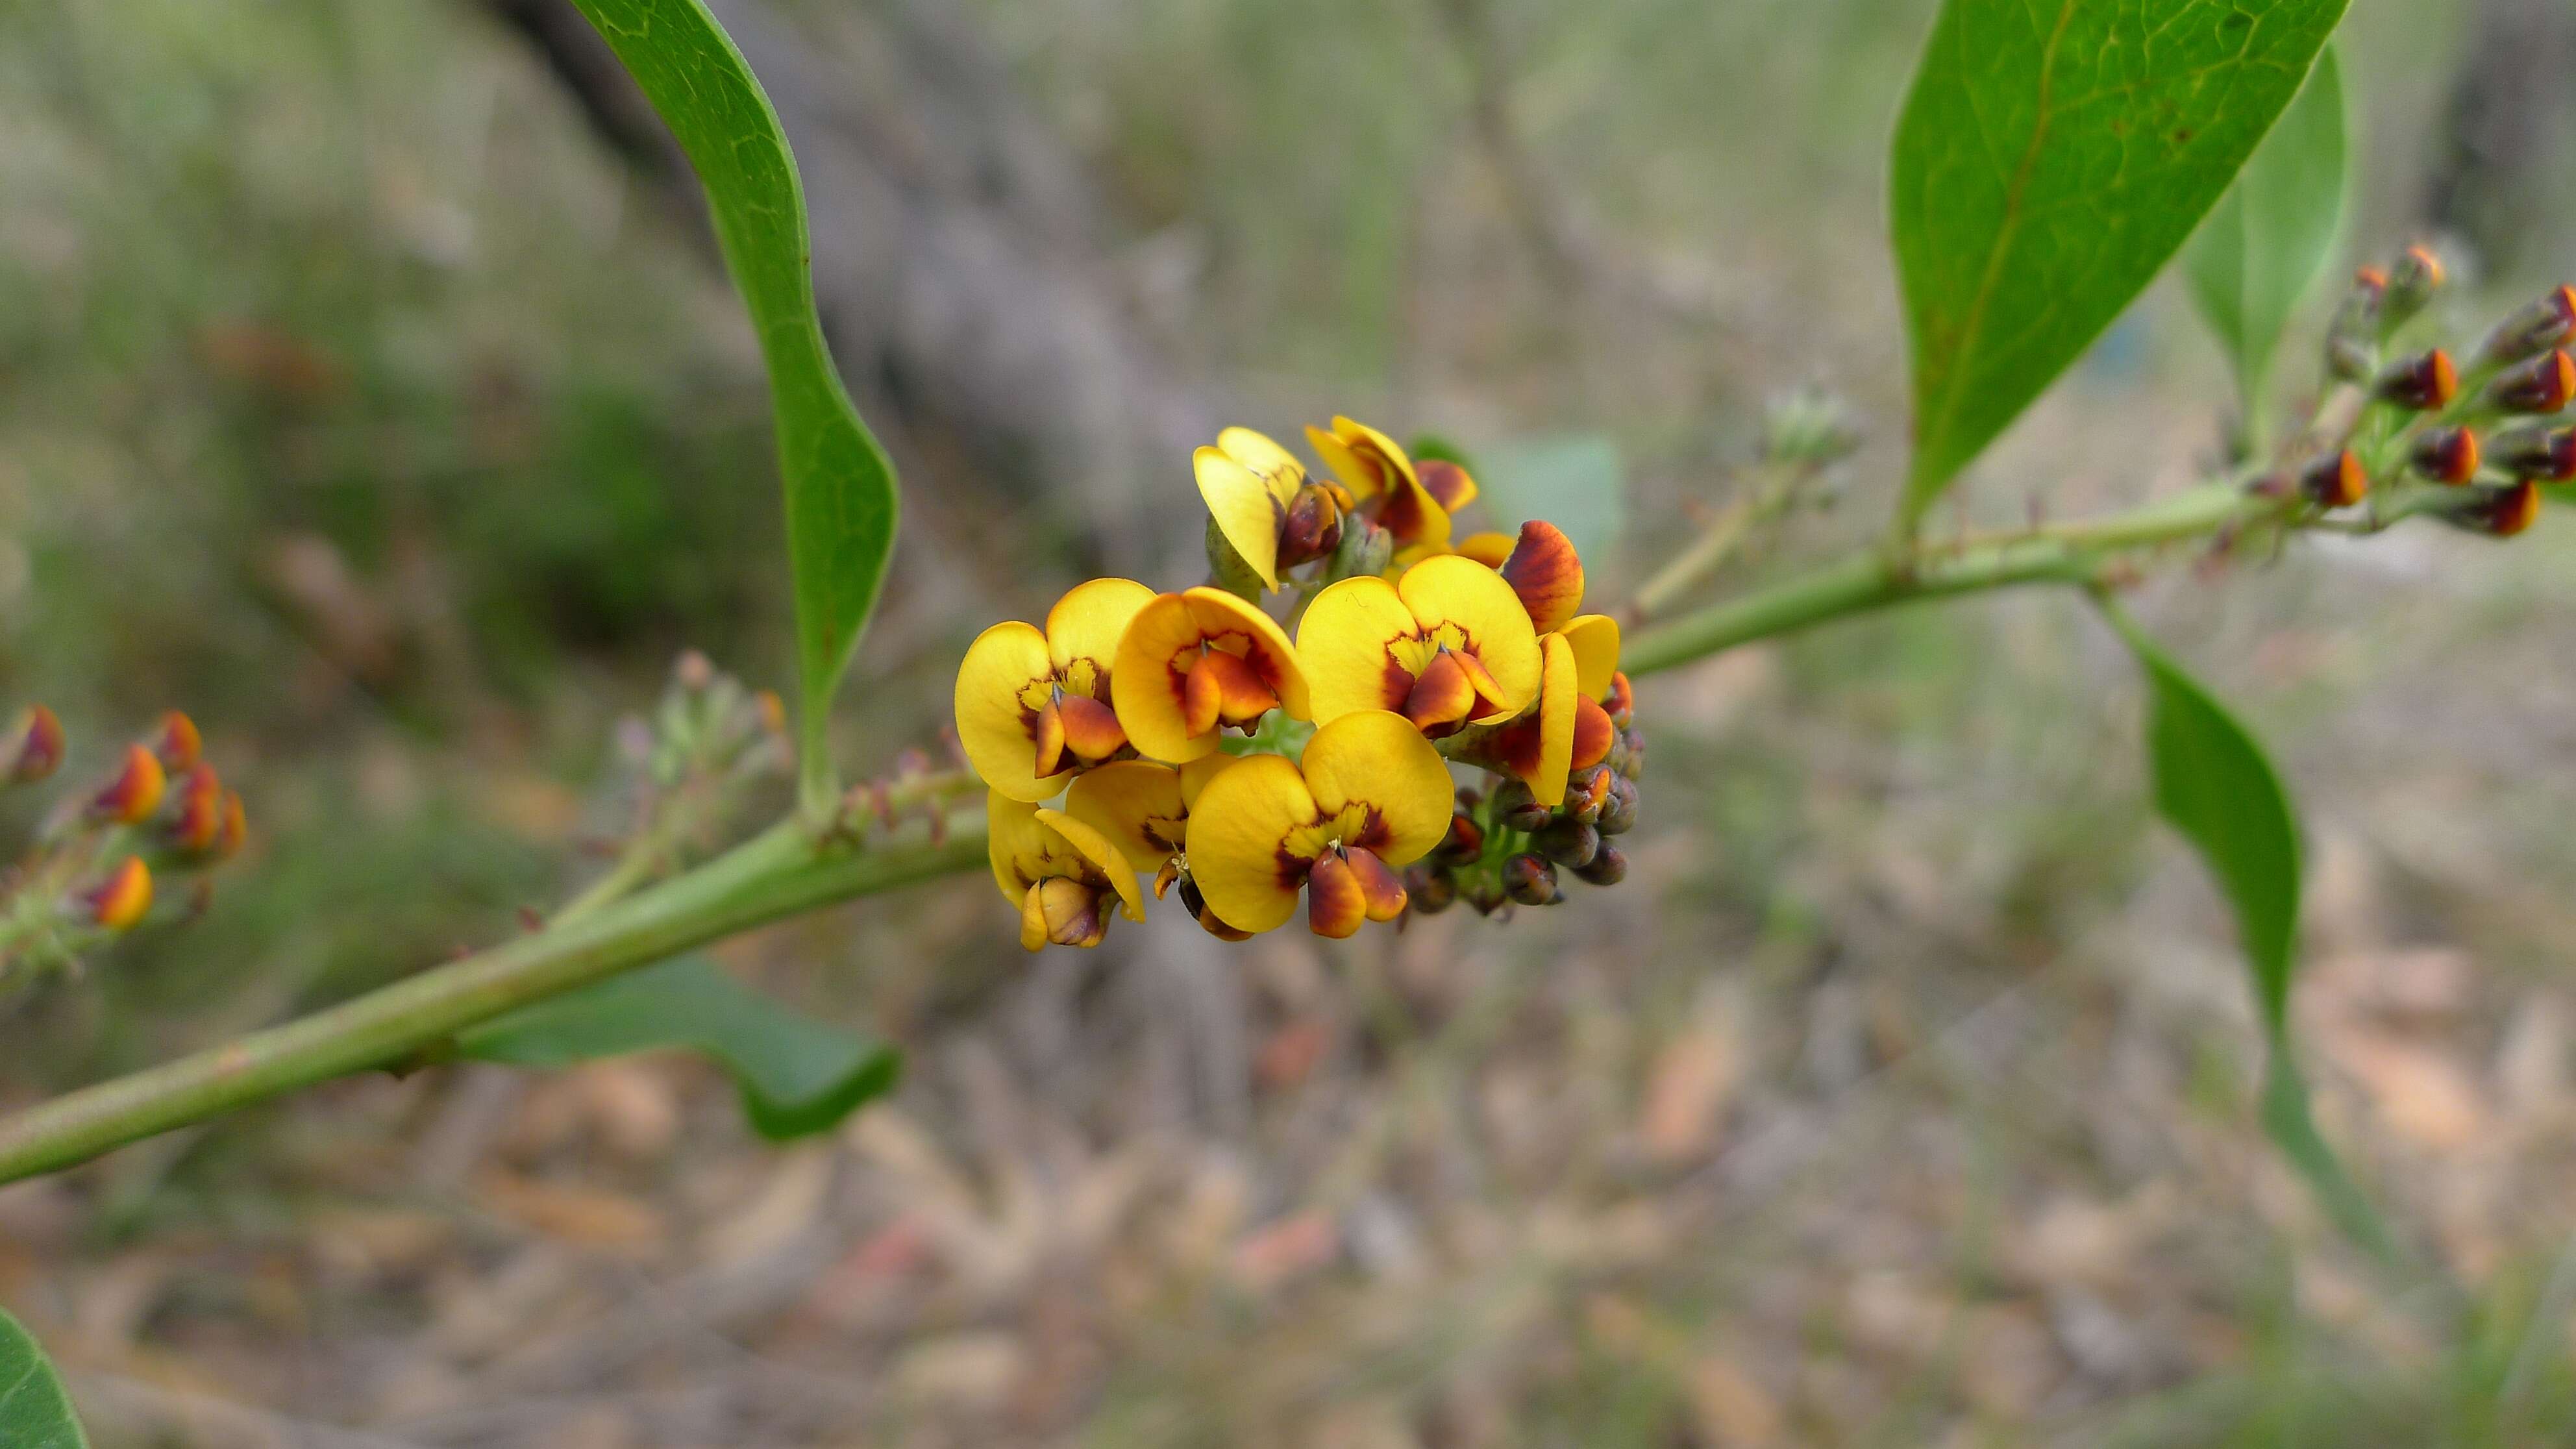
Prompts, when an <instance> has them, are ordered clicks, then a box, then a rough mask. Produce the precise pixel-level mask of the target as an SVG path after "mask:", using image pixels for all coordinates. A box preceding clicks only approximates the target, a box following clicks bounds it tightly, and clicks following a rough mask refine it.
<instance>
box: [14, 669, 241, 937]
mask: <svg viewBox="0 0 2576 1449" xmlns="http://www.w3.org/2000/svg"><path fill="white" fill-rule="evenodd" d="M68 753H69V744H68V740H67V737H66V735H65V733H64V730H63V725H62V721H61V720H60V719H58V718H56V716H55V715H54V712H53V711H52V710H50V709H47V708H46V707H45V706H43V705H34V706H31V707H30V708H28V709H27V710H25V711H24V712H22V713H21V714H19V715H18V716H17V718H16V719H15V720H14V721H12V722H11V724H10V726H9V728H8V731H7V733H6V734H5V735H0V792H8V791H14V790H20V789H24V788H26V787H29V786H33V785H36V784H38V783H39V782H42V781H45V780H47V779H50V778H52V777H53V776H54V774H55V773H56V772H57V771H58V770H60V769H61V768H62V766H63V764H64V763H65V760H66V757H67V755H68ZM248 834H249V825H248V819H247V816H246V814H245V813H244V811H243V809H242V800H241V795H240V794H239V793H238V792H236V791H233V790H230V789H227V788H226V787H225V785H224V782H223V778H222V776H221V775H219V774H218V773H217V772H216V770H215V767H214V765H213V764H211V763H209V762H208V761H207V760H206V758H205V747H204V741H203V739H202V738H201V737H200V736H199V734H198V732H197V726H196V723H195V721H193V720H191V719H189V718H188V717H187V716H186V715H184V714H181V713H179V712H178V711H177V710H172V711H170V712H169V713H168V714H165V715H163V716H162V717H161V720H160V723H159V724H157V725H156V726H155V727H154V728H153V729H152V731H151V732H150V733H149V734H148V735H146V736H145V737H143V738H142V739H139V740H134V741H130V742H128V743H127V744H125V745H124V746H122V747H121V748H120V749H119V750H118V751H117V753H116V755H115V757H114V760H113V763H112V767H111V768H109V769H108V770H107V771H106V772H105V773H104V774H103V775H102V776H101V777H99V778H97V779H94V780H90V781H88V782H85V783H84V784H83V785H82V787H81V788H80V789H78V790H76V791H73V792H70V793H67V794H64V795H62V796H61V797H59V798H58V799H57V800H56V801H55V803H54V805H53V807H52V808H51V810H50V811H48V812H47V813H46V814H45V815H44V816H43V817H42V823H41V824H40V825H39V826H38V828H37V830H36V838H35V840H34V842H33V844H32V846H31V848H30V849H29V850H28V851H27V852H26V854H25V855H24V857H23V858H22V859H21V860H20V861H19V862H18V863H17V864H16V865H14V866H12V867H10V868H9V869H7V870H6V871H5V872H0V984H11V983H14V982H16V981H17V980H19V979H21V978H22V977H25V976H28V975H30V974H31V973H32V972H34V971H36V970H39V969H42V968H45V967H67V966H69V965H71V964H72V963H75V962H77V961H78V960H79V959H80V957H81V956H82V954H83V953H84V952H86V951H88V950H90V949H92V948H94V947H96V946H98V945H100V944H102V943H104V942H105V941H106V940H108V939H110V938H112V937H115V936H118V935H121V934H123V933H125V932H127V931H130V930H133V929H134V928H135V927H137V926H139V925H141V924H143V923H145V922H146V921H147V920H151V919H156V918H176V917H180V916H183V915H193V914H195V913H198V912H201V911H203V910H204V909H205V907H206V904H207V902H208V901H209V899H210V898H211V895H212V890H213V887H212V883H211V882H210V881H209V880H208V879H207V878H206V876H205V875H204V872H205V871H206V870H208V869H209V868H210V867H212V866H214V865H216V864H219V863H221V862H222V861H225V860H228V859H230V858H231V857H232V856H234V855H235V854H237V853H239V852H240V850H241V848H242V844H243V842H244V840H245V839H246V838H247V836H248ZM156 876H157V877H159V878H160V879H162V880H164V881H167V880H169V879H171V878H174V877H180V878H191V879H192V889H190V890H189V891H188V892H187V893H186V894H185V896H184V897H181V898H175V899H174V898H171V897H170V896H169V895H168V894H167V893H166V892H164V893H162V897H161V903H160V907H159V909H158V911H156V909H155V888H154V883H155V878H156Z"/></svg>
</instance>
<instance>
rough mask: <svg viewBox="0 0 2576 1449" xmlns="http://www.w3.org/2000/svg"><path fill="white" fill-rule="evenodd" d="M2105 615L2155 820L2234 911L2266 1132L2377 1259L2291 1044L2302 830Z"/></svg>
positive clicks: (2253, 764)
mask: <svg viewBox="0 0 2576 1449" xmlns="http://www.w3.org/2000/svg"><path fill="white" fill-rule="evenodd" d="M2103 613H2104V616H2105V617H2107V618H2108V619H2109V620H2110V621H2111V624H2112V627H2114V628H2116V629H2117V630H2119V632H2120V635H2121V637H2122V638H2124V639H2126V640H2127V641H2128V644H2129V648H2130V649H2131V651H2132V652H2134V653H2135V654H2136V655H2137V656H2138V664H2139V666H2140V667H2141V668H2143V669H2144V670H2145V671H2146V674H2147V683H2148V686H2149V688H2150V690H2151V692H2152V694H2153V698H2154V706H2153V712H2152V713H2151V715H2150V716H2149V719H2148V723H2147V755H2148V762H2149V764H2150V766H2151V767H2152V772H2153V775H2154V780H2155V795H2156V813H2157V814H2159V815H2162V816H2163V817H2164V819H2165V823H2167V824H2169V825H2171V826H2172V827H2173V828H2174V829H2175V830H2177V831H2180V832H2181V833H2182V835H2183V838H2184V839H2186V840H2189V841H2190V842H2191V843H2192V845H2193V846H2194V847H2195V848H2196V849H2198V850H2199V852H2200V857H2201V860H2202V861H2203V862H2204V863H2206V864H2207V865H2208V867H2209V871H2210V874H2212V875H2214V876H2216V877H2217V878H2218V885H2219V889H2220V891H2221V893H2222V894H2224V895H2225V896H2226V897H2227V900H2228V903H2229V905H2231V906H2233V907H2234V908H2235V912H2236V929H2237V935H2238V937H2239V939H2240V940H2241V942H2242V943H2243V945H2244V948H2245V955H2246V959H2247V961H2248V963H2249V964H2250V965H2251V967H2252V969H2253V977H2254V981H2253V985H2254V999H2255V1004H2256V1006H2257V1007H2258V1008H2259V1009H2260V1014H2261V1016H2262V1021H2263V1035H2264V1040H2265V1043H2266V1046H2267V1049H2268V1053H2269V1058H2270V1061H2269V1065H2268V1067H2267V1070H2266V1072H2265V1078H2264V1084H2263V1126H2264V1129H2265V1130H2266V1131H2268V1132H2269V1133H2271V1135H2272V1140H2273V1142H2274V1143H2275V1144H2276V1145H2277V1146H2279V1147H2280V1149H2281V1151H2282V1154H2283V1155H2284V1156H2286V1157H2288V1158H2289V1159H2290V1162H2291V1164H2292V1165H2293V1166H2295V1167H2296V1168H2298V1170H2299V1172H2300V1174H2301V1175H2302V1176H2304V1177H2306V1178H2307V1180H2308V1184H2309V1186H2310V1188H2311V1189H2312V1190H2314V1191H2315V1193H2316V1194H2317V1197H2318V1200H2319V1201H2320V1202H2322V1203H2323V1204H2324V1205H2325V1208H2326V1211H2327V1212H2328V1213H2330V1214H2332V1215H2333V1217H2334V1219H2335V1221H2336V1223H2337V1224H2339V1225H2340V1226H2341V1227H2342V1228H2343V1230H2344V1231H2345V1232H2347V1233H2349V1234H2351V1235H2352V1237H2353V1239H2354V1240H2355V1241H2357V1242H2359V1243H2361V1244H2362V1245H2363V1246H2365V1247H2367V1248H2369V1249H2371V1250H2372V1251H2373V1252H2376V1253H2378V1254H2379V1255H2380V1256H2381V1257H2382V1258H2393V1257H2394V1256H2395V1253H2396V1247H2395V1241H2394V1239H2392V1238H2391V1237H2390V1235H2389V1232H2388V1228H2387V1225H2386V1224H2385V1223H2384V1222H2382V1221H2381V1219H2380V1216H2379V1213H2378V1211H2377V1210H2376V1209H2374V1208H2373V1207H2372V1206H2371V1204H2370V1200H2369V1199H2368V1198H2367V1197H2365V1196H2364V1195H2363V1194H2362V1191H2361V1189H2360V1188H2359V1187H2358V1186H2357V1185H2356V1184H2355V1183H2354V1182H2353V1180H2352V1177H2351V1175H2350V1174H2349V1173H2347V1172H2346V1171H2345V1170H2344V1167H2343V1164H2342V1162H2340V1161H2339V1160H2337V1158H2336V1157H2335V1153H2334V1149H2333V1148H2332V1147H2330V1146H2328V1145H2327V1143H2326V1140H2325V1138H2324V1137H2322V1136H2320V1135H2319V1134H2318V1132H2317V1128H2316V1123H2315V1121H2314V1120H2313V1119H2312V1118H2311V1117H2310V1116H2309V1114H2308V1089H2307V1086H2306V1084H2305V1083H2303V1082H2302V1081H2301V1080H2300V1078H2299V1069H2298V1061H2297V1058H2296V1057H2295V1056H2294V1055H2293V1053H2292V1050H2291V1045H2290V983H2291V980H2292V978H2293V977H2294V976H2295V975H2296V973H2297V970H2298V936H2299V825H2298V818H2297V816H2296V815H2295V814H2294V813H2293V812H2292V810H2291V808H2290V796H2289V792H2288V791H2287V790H2286V789H2284V788H2283V787H2282V785H2281V777H2280V775H2279V773H2278V772H2277V771H2275V770H2274V769H2273V768H2272V762H2271V760H2270V758H2269V757H2267V756H2266V755H2265V754H2264V753H2263V746H2262V744H2261V743H2260V742H2259V741H2257V740H2256V739H2255V738H2254V735H2253V732H2252V731H2250V730H2248V729H2246V728H2245V726H2244V725H2243V724H2241V723H2239V722H2238V721H2237V719H2236V717H2235V716H2234V715H2232V714H2230V713H2228V711H2227V708H2226V706H2224V705H2222V704H2220V703H2219V702H2218V700H2217V699H2216V698H2215V697H2213V696H2212V695H2211V694H2210V693H2209V691H2208V690H2206V689H2204V688H2202V687H2201V685H2200V683H2199V681H2197V680H2195V679H2193V678H2192V677H2191V676H2190V675H2189V674H2186V673H2184V672H2183V669H2182V667H2181V666H2180V665H2178V664H2176V663H2175V662H2174V660H2173V659H2172V657H2171V656H2169V655H2167V654H2166V653H2165V652H2164V650H2163V649H2161V648H2159V647H2157V645H2156V643H2155V641H2154V640H2152V639H2150V638H2148V637H2147V636H2146V634H2145V633H2144V631H2142V630H2140V629H2139V628H2138V626H2137V625H2136V624H2135V623H2134V622H2132V621H2131V620H2130V619H2129V617H2128V616H2127V615H2126V614H2125V613H2122V612H2121V611H2120V610H2119V609H2118V608H2117V607H2115V606H2113V605H2112V604H2110V603H2109V602H2108V601H2107V600H2106V601H2104V603H2103Z"/></svg>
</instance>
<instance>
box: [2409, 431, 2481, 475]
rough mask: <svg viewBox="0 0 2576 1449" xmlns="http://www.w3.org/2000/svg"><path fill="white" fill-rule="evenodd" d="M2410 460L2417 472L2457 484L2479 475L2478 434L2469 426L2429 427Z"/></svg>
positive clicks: (2417, 443)
mask: <svg viewBox="0 0 2576 1449" xmlns="http://www.w3.org/2000/svg"><path fill="white" fill-rule="evenodd" d="M2406 459H2407V461H2408V462H2410V463H2412V464H2413V465H2414V466H2415V471H2416V472H2418V473H2421V474H2423V475H2424V476H2425V477H2427V478H2430V479H2432V480H2433V481H2434V482H2436V483H2448V484H2451V485H2453V486H2454V487H2456V486H2458V485H2459V484H2462V483H2466V482H2468V481H2469V480H2470V479H2472V478H2474V477H2476V476H2478V435H2477V434H2475V433H2473V432H2470V431H2469V430H2468V429H2466V428H2427V429H2425V430H2424V431H2423V433H2422V434H2420V435H2419V436H2418V437H2417V438H2416V439H2415V444H2414V446H2413V447H2412V448H2409V449H2408V450H2407V454H2406Z"/></svg>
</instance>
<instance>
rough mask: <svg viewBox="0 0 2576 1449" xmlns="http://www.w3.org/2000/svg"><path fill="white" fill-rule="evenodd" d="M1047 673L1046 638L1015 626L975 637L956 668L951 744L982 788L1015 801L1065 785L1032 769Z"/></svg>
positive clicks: (995, 628) (1044, 794) (1024, 626)
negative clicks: (960, 752) (961, 751)
mask: <svg viewBox="0 0 2576 1449" xmlns="http://www.w3.org/2000/svg"><path fill="white" fill-rule="evenodd" d="M1054 673H1055V664H1054V661H1053V660H1052V659H1050V658H1049V657H1048V655H1047V639H1046V635H1044V634H1041V633H1039V632H1038V630H1037V629H1036V627H1035V626H1033V625H1029V624H1022V623H1018V622H1016V621H1014V622H1012V623H1008V624H996V625H994V626H993V627H992V628H990V629H987V630H985V631H984V632H983V633H981V634H979V635H977V636H976V637H975V642H974V643H973V644H970V645H968V646H967V647H966V657H965V659H964V660H962V661H960V662H959V664H958V666H957V743H958V744H959V745H960V746H962V747H964V749H965V751H966V762H967V763H968V764H970V765H973V766H974V767H975V773H976V774H977V775H979V776H981V777H982V778H983V781H984V783H985V784H986V785H988V786H990V787H992V788H993V789H996V790H999V791H1001V792H1002V793H1003V794H1005V795H1008V796H1010V797H1011V798H1012V799H1014V800H1026V801H1030V802H1035V801H1039V800H1044V799H1047V798H1048V797H1050V796H1052V795H1054V794H1055V792H1056V791H1058V790H1061V789H1063V788H1064V777H1063V776H1062V775H1055V776H1050V777H1048V778H1045V779H1040V778H1039V777H1038V774H1037V770H1036V764H1037V723H1038V711H1039V709H1040V708H1041V707H1043V706H1044V705H1045V703H1046V696H1047V692H1048V690H1049V689H1050V688H1051V685H1052V681H1053V676H1054ZM1019 898H1020V893H1019V892H1018V891H1016V890H1015V891H1013V892H1011V899H1012V900H1014V901H1017V900H1018V899H1019Z"/></svg>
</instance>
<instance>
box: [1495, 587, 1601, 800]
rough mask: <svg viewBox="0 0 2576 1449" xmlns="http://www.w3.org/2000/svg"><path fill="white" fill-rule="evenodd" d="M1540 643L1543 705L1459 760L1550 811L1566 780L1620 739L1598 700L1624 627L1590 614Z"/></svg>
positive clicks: (1562, 794) (1596, 761)
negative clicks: (1506, 780) (1492, 773)
mask: <svg viewBox="0 0 2576 1449" xmlns="http://www.w3.org/2000/svg"><path fill="white" fill-rule="evenodd" d="M1538 642H1539V650H1540V653H1541V655H1542V656H1543V657H1544V659H1545V661H1546V662H1545V666H1544V668H1543V670H1542V672H1541V675H1540V679H1539V689H1538V703H1537V704H1536V705H1535V706H1534V707H1532V708H1531V709H1530V710H1529V711H1528V712H1527V713H1525V714H1523V715H1521V716H1519V717H1518V718H1516V719H1513V720H1511V721H1510V722H1508V723H1506V724H1504V725H1503V726H1502V727H1501V728H1499V729H1497V730H1495V731H1494V732H1493V733H1492V734H1491V735H1489V736H1486V737H1485V738H1483V739H1481V740H1478V741H1477V742H1476V743H1475V744H1474V745H1473V746H1472V747H1470V748H1468V749H1467V750H1466V751H1465V752H1463V753H1462V754H1461V756H1460V758H1462V759H1468V760H1470V761H1471V762H1472V763H1476V764H1481V765H1484V766H1486V767H1488V768H1490V769H1494V770H1498V771H1501V772H1502V773H1504V774H1506V775H1509V776H1511V777H1512V778H1514V779H1516V780H1518V781H1520V782H1521V783H1522V784H1524V785H1527V786H1528V787H1529V791H1530V796H1531V798H1532V799H1535V800H1536V801H1538V803H1539V804H1541V805H1544V806H1546V807H1548V808H1549V809H1551V810H1553V809H1555V808H1556V807H1557V806H1559V805H1561V804H1563V803H1565V784H1566V777H1567V776H1568V775H1570V774H1572V773H1573V772H1574V771H1576V770H1588V769H1590V768H1592V767H1593V766H1594V765H1597V764H1599V763H1601V761H1602V760H1603V759H1604V758H1605V757H1607V756H1608V755H1609V753H1610V744H1611V741H1612V740H1613V739H1614V738H1615V737H1616V734H1617V731H1616V730H1615V729H1614V728H1613V727H1612V726H1611V723H1610V713H1609V711H1608V710H1606V709H1604V708H1603V707H1602V703H1601V701H1602V696H1603V694H1604V692H1606V691H1607V690H1608V689H1609V687H1610V676H1611V673H1612V671H1613V670H1615V669H1616V668H1617V666H1618V659H1619V624H1618V621H1617V620H1615V619H1612V618H1611V617H1609V616H1608V615H1606V614H1586V615H1584V616H1583V617H1581V618H1578V619H1575V620H1572V621H1571V622H1569V623H1568V624H1567V625H1566V632H1563V633H1556V634H1542V635H1540V636H1539V641H1538ZM1605 650H1606V654H1605ZM1587 660H1588V662H1589V666H1590V667H1594V668H1598V669H1599V678H1598V679H1597V680H1595V679H1593V678H1591V677H1590V676H1589V674H1588V673H1587Z"/></svg>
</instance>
